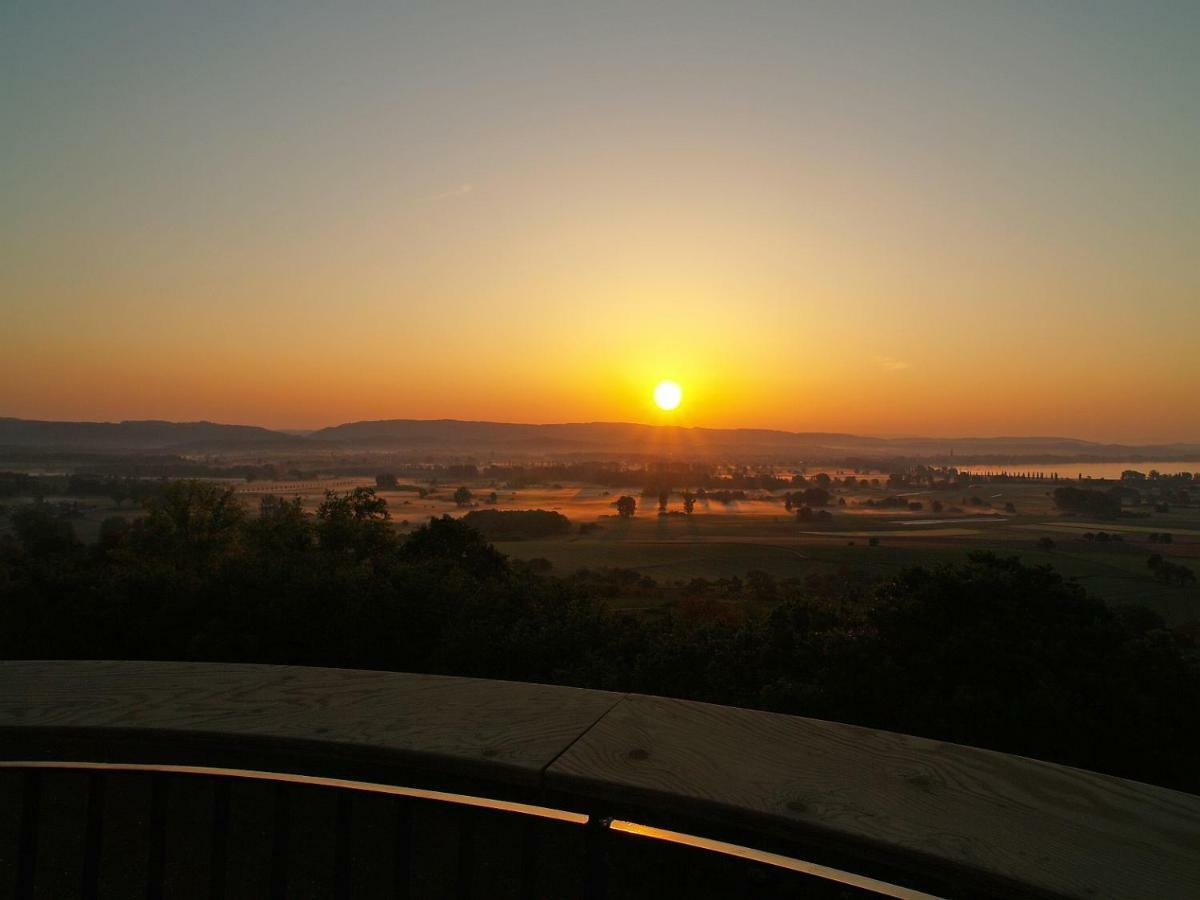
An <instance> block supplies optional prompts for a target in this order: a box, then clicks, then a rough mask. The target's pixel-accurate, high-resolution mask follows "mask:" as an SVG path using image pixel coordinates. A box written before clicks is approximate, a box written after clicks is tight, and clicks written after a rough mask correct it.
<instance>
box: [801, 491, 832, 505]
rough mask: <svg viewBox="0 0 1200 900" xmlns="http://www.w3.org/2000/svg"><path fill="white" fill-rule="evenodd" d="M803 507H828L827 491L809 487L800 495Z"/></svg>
mask: <svg viewBox="0 0 1200 900" xmlns="http://www.w3.org/2000/svg"><path fill="white" fill-rule="evenodd" d="M801 498H802V499H803V501H804V505H805V506H828V505H829V491H827V490H825V488H819V487H811V488H807V489H805V491H804V493H803V494H802V495H801Z"/></svg>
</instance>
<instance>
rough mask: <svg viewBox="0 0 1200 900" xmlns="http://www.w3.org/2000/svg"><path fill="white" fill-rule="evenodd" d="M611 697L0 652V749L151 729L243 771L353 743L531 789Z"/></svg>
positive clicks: (146, 747)
mask: <svg viewBox="0 0 1200 900" xmlns="http://www.w3.org/2000/svg"><path fill="white" fill-rule="evenodd" d="M618 699H619V695H616V694H609V693H606V692H602V691H587V690H581V689H577V688H566V687H557V686H551V685H536V684H520V683H515V682H504V681H487V680H482V679H473V678H451V677H445V676H438V675H409V674H399V673H391V672H366V671H358V670H351V669H320V668H306V667H300V666H266V665H248V664H247V665H241V664H239V665H234V664H209V663H172V662H155V663H147V662H94V661H76V660H70V661H55V662H37V661H35V662H29V661H4V662H0V746H7V747H10V748H15V747H20V748H22V750H26V749H30V748H32V750H38V751H39V752H41V753H42V754H43V755H46V756H52V755H53V754H59V758H61V753H62V752H63V750H64V748H66V747H72V748H73V749H74V748H76V747H81V748H86V746H87V744H86V741H87V740H88V739H89V738H96V739H97V740H98V739H99V737H100V733H99V732H98V730H99V729H104V730H105V731H104V736H105V738H106V740H107V741H108V743H109V757H110V758H112V756H113V755H114V754H115V753H116V752H117V749H116V748H115V746H114V745H115V742H114V740H113V738H114V737H116V736H117V735H125V736H126V737H130V736H132V737H135V738H136V742H135V743H134V745H133V747H132V750H131V752H132V753H137V754H141V755H142V756H145V755H147V754H149V753H150V752H151V750H152V749H153V748H154V746H155V745H154V744H153V740H152V739H154V738H161V742H162V743H163V745H164V746H166V747H167V748H168V750H170V749H171V748H178V753H179V755H180V756H181V757H183V756H187V757H188V758H189V759H191V760H192V761H194V760H196V759H197V757H198V754H200V752H201V750H204V754H203V756H204V758H205V759H206V760H222V759H224V757H222V756H221V751H222V750H229V749H230V748H232V749H233V750H234V751H236V752H237V753H239V754H240V756H241V757H242V759H243V765H245V767H247V768H252V767H253V754H252V753H251V752H250V750H251V748H255V749H263V748H267V747H274V748H276V749H277V750H278V751H279V752H280V755H285V756H287V758H290V759H293V760H296V761H297V763H299V762H300V761H301V757H300V756H299V754H300V753H301V752H302V751H304V750H308V751H310V753H309V756H307V757H304V758H305V759H308V758H319V757H320V754H321V753H322V752H323V753H324V758H325V765H326V766H329V765H331V763H332V760H331V757H332V756H334V755H336V756H337V757H340V758H347V757H354V756H355V754H356V753H357V755H358V756H360V757H363V758H365V759H372V760H374V759H382V760H386V761H389V762H391V763H394V764H403V765H404V766H405V767H406V768H408V769H410V770H415V771H427V772H433V773H436V774H437V775H439V776H448V775H462V776H464V777H470V778H482V779H487V780H490V781H500V782H507V783H511V784H518V785H522V786H524V787H527V788H536V786H537V785H538V784H539V782H540V775H541V772H542V770H543V769H544V768H545V766H546V765H547V764H548V763H549V762H550V761H551V760H553V759H554V758H555V757H556V756H557V755H558V754H559V753H560V752H562V750H563V749H564V748H565V747H567V746H568V745H569V744H570V743H571V742H572V741H574V740H575V739H576V738H577V737H578V736H579V735H580V734H582V733H583V732H584V731H585V730H587V728H588V727H590V726H591V724H592V723H593V722H595V721H596V720H597V719H598V718H599V717H600V716H601V715H603V714H604V712H605V711H606V710H607V709H609V708H610V707H611V706H612V705H613V703H615V702H616V701H617V700H618ZM39 735H40V736H41V737H42V738H43V740H42V741H41V744H40V745H39V743H38V738H39ZM72 739H77V741H79V742H82V743H78V744H72V743H71V740H72ZM189 742H190V743H189ZM331 745H336V746H337V751H336V754H334V753H333V751H331V749H330V747H331ZM185 747H186V748H187V751H188V752H186V753H185V752H184V748H185ZM6 752H12V751H11V750H8V751H6ZM127 755H128V754H127ZM9 758H13V757H12V756H10V757H9ZM142 761H146V760H144V759H143V760H142ZM156 761H163V760H162V759H157V760H156ZM213 764H215V762H214V763H213Z"/></svg>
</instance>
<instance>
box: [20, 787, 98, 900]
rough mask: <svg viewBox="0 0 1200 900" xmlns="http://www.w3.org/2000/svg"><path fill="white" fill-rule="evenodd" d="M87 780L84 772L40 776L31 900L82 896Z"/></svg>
mask: <svg viewBox="0 0 1200 900" xmlns="http://www.w3.org/2000/svg"><path fill="white" fill-rule="evenodd" d="M90 778H91V776H90V774H88V773H86V772H64V771H53V772H43V773H42V786H41V798H40V809H39V812H38V822H37V855H36V857H35V862H34V873H33V896H34V898H35V900H42V898H45V900H70V898H72V897H80V896H81V895H82V885H83V869H84V846H85V840H84V839H85V835H86V832H87V803H88V784H89V780H90Z"/></svg>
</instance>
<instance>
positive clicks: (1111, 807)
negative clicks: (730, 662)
mask: <svg viewBox="0 0 1200 900" xmlns="http://www.w3.org/2000/svg"><path fill="white" fill-rule="evenodd" d="M547 785H548V787H550V788H552V789H556V790H559V791H562V792H565V793H568V794H572V795H575V796H578V795H580V794H584V795H587V796H591V797H593V798H595V799H596V800H598V801H601V802H605V801H607V802H608V803H610V804H616V805H620V806H628V805H631V804H632V805H634V806H635V807H639V808H640V809H642V810H644V811H645V813H646V815H647V816H649V817H650V819H651V820H652V819H653V818H654V817H655V816H658V817H660V818H661V817H664V816H670V815H674V816H683V817H685V818H690V819H691V820H692V821H693V822H696V821H697V820H699V821H700V822H707V823H708V826H709V827H710V828H711V827H712V826H714V825H718V826H726V827H728V826H731V825H734V826H737V827H740V828H744V829H748V830H750V831H760V832H763V833H764V834H766V833H771V834H780V835H786V836H791V837H792V838H794V839H795V840H796V841H797V847H798V848H802V847H803V846H804V845H805V844H810V845H819V846H825V847H835V848H837V847H842V848H845V849H846V850H847V851H848V852H850V853H851V854H852V855H853V854H855V853H857V854H858V855H860V856H861V855H871V856H874V857H875V858H878V859H882V860H885V861H887V862H889V863H891V864H895V865H899V866H900V867H901V868H909V869H913V870H915V871H918V872H919V871H922V870H924V871H929V870H930V869H933V870H937V869H939V868H941V869H944V870H945V871H947V872H948V873H950V874H951V881H956V880H959V879H960V877H961V875H962V874H963V873H974V874H977V875H979V876H980V882H979V883H980V884H981V885H982V886H983V887H984V892H985V893H996V892H999V893H1000V894H1001V895H1003V893H1005V892H1006V891H1005V889H1003V888H998V887H996V885H1000V884H1003V883H1004V882H1005V881H1011V882H1013V884H1012V887H1013V889H1014V891H1016V890H1017V889H1019V888H1024V890H1025V892H1027V893H1029V894H1032V895H1048V896H1068V897H1156V898H1167V897H1179V898H1185V897H1186V898H1195V897H1200V797H1195V796H1192V795H1189V794H1182V793H1178V792H1175V791H1170V790H1167V789H1164V788H1156V787H1151V786H1149V785H1145V784H1141V783H1138V782H1132V781H1126V780H1123V779H1119V778H1112V777H1108V776H1104V775H1098V774H1095V773H1092V772H1085V771H1082V770H1079V769H1072V768H1068V767H1064V766H1056V765H1051V764H1048V763H1042V762H1037V761H1034V760H1030V759H1025V758H1021V757H1016V756H1011V755H1007V754H1002V753H994V752H990V751H986V750H978V749H973V748H969V747H962V746H959V745H953V744H945V743H939V742H936V741H930V740H924V739H921V738H916V737H911V736H906V735H900V734H893V733H889V732H881V731H872V730H869V729H865V728H857V727H853V726H849V725H840V724H837V723H833V722H822V721H817V720H812V719H804V718H799V717H794V716H782V715H774V714H771V713H763V712H755V711H752V710H744V709H733V708H730V707H722V706H713V705H709V704H704V703H692V702H686V701H680V700H668V699H663V698H655V697H640V696H638V697H629V698H626V699H625V700H624V701H622V702H621V703H620V704H618V705H617V706H616V707H615V708H614V709H613V710H612V711H610V712H609V713H608V715H606V716H605V717H604V719H602V720H601V721H600V722H599V723H598V724H597V725H596V726H595V727H594V728H593V729H591V730H590V731H589V732H588V734H587V735H585V736H584V737H583V738H581V739H580V740H579V741H577V742H576V743H575V744H574V745H573V746H572V747H571V748H570V749H569V750H568V751H567V752H566V753H564V754H563V755H562V756H561V757H560V758H559V759H558V760H557V761H556V762H555V763H554V765H553V766H551V768H550V769H549V770H548V772H547ZM649 824H653V821H650V822H649ZM798 855H799V854H798ZM989 879H993V885H992V889H991V890H988V889H987V883H988V881H989ZM968 881H970V879H968Z"/></svg>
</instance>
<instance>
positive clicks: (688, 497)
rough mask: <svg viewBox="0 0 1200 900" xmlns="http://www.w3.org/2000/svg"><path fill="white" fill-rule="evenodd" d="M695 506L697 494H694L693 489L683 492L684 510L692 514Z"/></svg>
mask: <svg viewBox="0 0 1200 900" xmlns="http://www.w3.org/2000/svg"><path fill="white" fill-rule="evenodd" d="M695 508H696V495H695V494H693V493H692V492H691V491H684V492H683V511H684V512H685V513H686V514H687V515H689V516H690V515H691V514H692V510H694V509H695Z"/></svg>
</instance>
